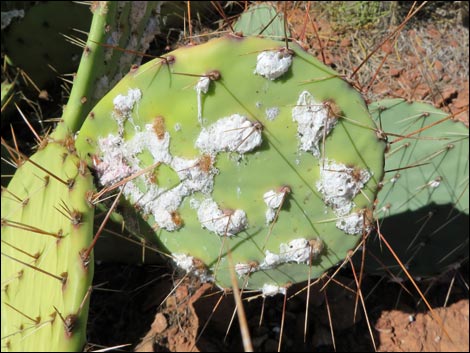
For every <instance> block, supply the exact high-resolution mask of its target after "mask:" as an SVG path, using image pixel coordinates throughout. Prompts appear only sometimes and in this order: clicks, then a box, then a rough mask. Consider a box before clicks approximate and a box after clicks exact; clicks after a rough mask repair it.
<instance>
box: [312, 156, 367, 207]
mask: <svg viewBox="0 0 470 353" xmlns="http://www.w3.org/2000/svg"><path fill="white" fill-rule="evenodd" d="M370 177H371V174H370V173H369V171H367V170H365V169H357V168H356V169H355V168H350V167H347V166H345V165H344V164H341V163H336V162H334V161H329V160H325V161H324V163H323V166H322V167H320V180H319V181H318V182H317V185H316V186H317V189H318V191H319V192H320V193H321V194H322V195H323V199H324V201H325V203H326V204H327V205H329V206H330V207H332V208H333V211H334V212H335V213H336V215H338V216H345V215H347V214H348V213H349V212H350V211H351V209H352V208H353V206H354V202H353V201H352V200H353V198H354V197H355V196H356V195H357V194H358V193H359V192H360V191H361V189H362V188H363V187H364V185H365V184H366V183H367V181H368V180H369V179H370Z"/></svg>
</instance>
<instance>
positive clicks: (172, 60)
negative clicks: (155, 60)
mask: <svg viewBox="0 0 470 353" xmlns="http://www.w3.org/2000/svg"><path fill="white" fill-rule="evenodd" d="M175 61H176V57H175V56H174V55H167V56H164V57H163V62H164V63H165V64H167V65H171V64H174V63H175Z"/></svg>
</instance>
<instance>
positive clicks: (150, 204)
mask: <svg viewBox="0 0 470 353" xmlns="http://www.w3.org/2000/svg"><path fill="white" fill-rule="evenodd" d="M185 193H186V190H185V189H184V187H183V185H182V184H179V185H177V186H176V187H174V188H173V189H164V188H159V187H158V186H156V185H154V184H151V185H150V186H149V187H148V189H147V190H146V191H145V193H144V192H142V191H140V189H139V188H138V187H137V186H136V185H135V184H134V183H132V182H130V183H127V184H126V185H125V186H124V188H123V194H124V195H125V196H126V197H127V198H129V199H130V200H131V201H132V202H133V203H134V204H136V205H138V206H140V207H141V208H142V211H143V212H144V213H145V214H151V215H153V217H154V218H155V222H156V223H157V224H158V226H159V227H160V228H163V229H166V230H168V231H170V232H171V231H174V230H177V229H178V228H179V227H180V226H181V224H175V222H174V221H173V217H172V213H173V212H175V211H176V210H177V209H178V207H179V206H180V204H181V202H182V201H183V198H184V197H185V196H186V195H185Z"/></svg>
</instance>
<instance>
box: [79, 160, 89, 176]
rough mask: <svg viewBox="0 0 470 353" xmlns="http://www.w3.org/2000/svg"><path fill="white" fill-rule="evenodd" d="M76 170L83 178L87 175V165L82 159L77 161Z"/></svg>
mask: <svg viewBox="0 0 470 353" xmlns="http://www.w3.org/2000/svg"><path fill="white" fill-rule="evenodd" d="M77 169H78V173H79V174H80V175H81V176H82V177H84V176H86V175H87V172H88V166H87V163H86V161H85V160H83V159H80V160H79V161H78V164H77Z"/></svg>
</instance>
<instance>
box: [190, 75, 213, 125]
mask: <svg viewBox="0 0 470 353" xmlns="http://www.w3.org/2000/svg"><path fill="white" fill-rule="evenodd" d="M210 83H211V80H210V78H209V77H206V76H203V77H201V78H200V79H199V81H197V83H196V86H195V87H194V89H195V90H196V92H197V120H198V121H199V124H201V125H202V94H206V93H207V92H208V91H209V86H210Z"/></svg>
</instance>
